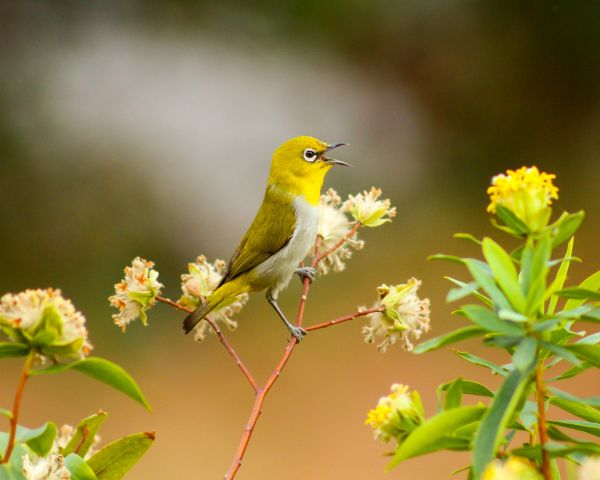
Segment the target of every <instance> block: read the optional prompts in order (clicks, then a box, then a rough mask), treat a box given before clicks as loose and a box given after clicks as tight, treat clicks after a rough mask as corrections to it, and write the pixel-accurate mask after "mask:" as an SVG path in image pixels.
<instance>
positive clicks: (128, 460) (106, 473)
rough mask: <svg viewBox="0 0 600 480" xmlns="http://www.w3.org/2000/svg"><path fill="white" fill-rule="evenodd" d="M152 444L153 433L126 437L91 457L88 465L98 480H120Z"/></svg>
mask: <svg viewBox="0 0 600 480" xmlns="http://www.w3.org/2000/svg"><path fill="white" fill-rule="evenodd" d="M153 442H154V433H136V434H134V435H128V436H127V437H123V438H121V439H119V440H117V441H115V442H112V443H110V444H108V445H106V446H105V447H104V448H103V449H102V450H100V451H99V452H97V453H95V454H94V455H92V457H91V458H90V459H89V460H88V462H87V463H88V465H89V466H90V467H91V469H92V470H93V471H94V473H95V474H96V477H97V479H98V480H120V479H121V478H123V477H124V476H125V474H126V473H127V472H128V471H129V470H130V469H131V467H133V466H134V465H135V464H136V463H137V462H138V461H139V459H140V458H141V457H142V456H143V455H144V453H146V451H147V450H148V449H149V448H150V447H151V446H152V443H153Z"/></svg>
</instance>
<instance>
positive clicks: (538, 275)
mask: <svg viewBox="0 0 600 480" xmlns="http://www.w3.org/2000/svg"><path fill="white" fill-rule="evenodd" d="M551 253H552V249H551V242H550V239H549V238H548V237H547V236H546V237H544V238H542V239H541V240H539V241H538V243H537V245H536V246H535V248H534V250H533V256H532V259H531V268H530V270H529V290H528V292H527V313H528V314H529V315H531V314H533V313H536V312H538V311H540V310H542V308H543V303H544V295H545V292H546V278H547V276H548V271H549V268H548V261H549V260H550V255H551Z"/></svg>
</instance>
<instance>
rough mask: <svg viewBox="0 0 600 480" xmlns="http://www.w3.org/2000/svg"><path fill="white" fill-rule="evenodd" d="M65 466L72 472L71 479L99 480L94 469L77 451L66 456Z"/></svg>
mask: <svg viewBox="0 0 600 480" xmlns="http://www.w3.org/2000/svg"><path fill="white" fill-rule="evenodd" d="M65 466H66V467H67V470H69V472H71V480H97V477H96V474H95V473H94V471H93V470H92V469H91V468H90V467H89V466H88V464H87V463H85V460H84V459H83V458H81V457H80V456H79V455H77V454H75V453H71V454H69V455H67V456H66V457H65Z"/></svg>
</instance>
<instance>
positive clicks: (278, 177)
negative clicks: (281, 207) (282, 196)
mask: <svg viewBox="0 0 600 480" xmlns="http://www.w3.org/2000/svg"><path fill="white" fill-rule="evenodd" d="M342 145H347V144H346V143H335V144H332V145H330V144H327V143H325V142H323V141H321V140H318V139H316V138H314V137H307V136H302V137H295V138H292V139H290V140H288V141H287V142H284V143H283V144H282V145H281V146H279V147H278V148H277V150H275V153H274V154H273V160H272V162H271V172H270V174H269V183H270V184H275V185H278V186H279V187H281V188H284V189H286V190H288V191H290V192H291V193H293V194H295V195H298V194H303V195H304V196H305V197H306V198H307V200H308V201H310V202H311V203H315V204H316V203H317V202H318V200H319V196H320V194H321V187H322V186H323V180H324V179H325V175H326V174H327V172H328V171H329V170H330V169H331V167H333V166H335V165H343V166H350V165H349V164H348V163H346V162H342V161H341V160H336V159H335V158H330V157H329V152H331V150H333V149H334V148H337V147H341V146H342Z"/></svg>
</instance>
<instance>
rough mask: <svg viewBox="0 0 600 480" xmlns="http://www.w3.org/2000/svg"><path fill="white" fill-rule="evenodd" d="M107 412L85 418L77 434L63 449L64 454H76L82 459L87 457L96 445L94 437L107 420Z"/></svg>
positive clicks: (76, 430)
mask: <svg viewBox="0 0 600 480" xmlns="http://www.w3.org/2000/svg"><path fill="white" fill-rule="evenodd" d="M106 417H107V413H106V412H102V411H100V412H98V413H96V414H95V415H91V416H89V417H86V418H84V419H83V420H81V422H79V424H78V425H77V428H76V429H75V433H73V436H72V437H71V439H70V440H69V443H67V445H66V446H65V448H63V450H62V452H61V453H62V454H63V455H65V456H66V455H69V454H70V453H76V454H77V455H79V456H80V457H85V454H86V453H87V452H88V450H89V449H90V447H91V446H92V443H94V436H95V435H96V433H98V430H99V428H100V426H101V425H102V424H103V423H104V421H105V420H106Z"/></svg>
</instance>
